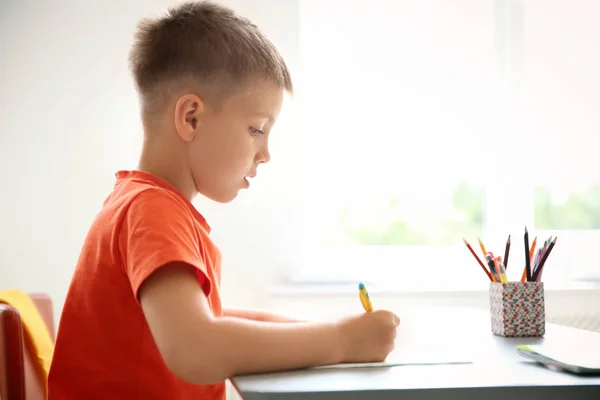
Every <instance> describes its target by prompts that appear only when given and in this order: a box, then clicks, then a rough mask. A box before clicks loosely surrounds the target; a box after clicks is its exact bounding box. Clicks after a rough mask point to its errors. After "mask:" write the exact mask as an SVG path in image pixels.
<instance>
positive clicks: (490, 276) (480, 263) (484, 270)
mask: <svg viewBox="0 0 600 400" xmlns="http://www.w3.org/2000/svg"><path fill="white" fill-rule="evenodd" d="M463 242H465V245H466V246H467V248H468V249H469V251H470V252H471V254H473V257H475V259H476V260H477V262H478V263H479V265H481V268H482V269H483V272H485V274H486V275H487V277H488V279H489V280H490V281H492V282H493V279H492V275H490V273H489V272H488V270H487V268H486V267H485V266H484V265H483V263H482V262H481V260H480V259H479V257H477V254H475V251H473V248H472V247H471V245H470V244H469V243H468V242H467V241H466V239H463Z"/></svg>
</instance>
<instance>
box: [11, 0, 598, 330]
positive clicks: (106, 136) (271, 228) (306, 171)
mask: <svg viewBox="0 0 600 400" xmlns="http://www.w3.org/2000/svg"><path fill="white" fill-rule="evenodd" d="M223 3H224V4H227V5H230V6H232V7H233V8H234V9H235V10H237V11H238V12H240V13H242V14H244V15H246V16H248V17H250V18H251V19H253V20H254V21H255V22H256V23H257V24H258V25H259V26H260V27H261V28H262V29H263V30H264V31H265V32H266V33H267V35H269V36H270V37H271V39H272V40H273V42H274V43H275V44H276V45H277V46H278V47H279V49H280V51H281V52H282V53H283V55H284V57H285V58H286V59H287V61H288V64H289V66H290V69H291V70H292V73H293V76H294V79H295V85H296V88H297V95H296V96H295V97H294V98H293V99H289V101H287V103H286V105H285V109H284V112H283V115H282V117H281V120H280V121H279V123H278V124H277V125H276V128H275V130H274V132H273V135H272V142H273V143H272V153H273V154H272V156H273V160H272V162H271V163H270V164H269V165H267V166H265V167H262V168H261V169H260V170H259V177H258V178H257V179H255V184H254V186H253V188H252V189H251V190H249V191H247V192H243V193H242V194H241V196H240V198H239V199H238V200H237V201H236V202H235V203H232V204H228V205H218V204H214V203H211V202H209V201H206V200H202V199H199V200H198V201H197V202H196V205H197V207H198V209H199V210H200V211H201V212H202V213H203V214H204V215H205V216H206V217H207V219H208V221H209V223H210V224H211V225H212V227H213V237H214V239H215V241H216V242H217V244H218V245H219V246H220V247H221V249H222V251H223V254H224V256H223V262H224V266H223V267H224V278H223V293H224V301H225V303H226V304H228V305H232V306H252V307H266V308H272V309H279V310H280V311H294V312H297V313H306V314H308V315H315V314H316V312H315V310H316V309H321V310H328V311H332V310H336V311H340V312H345V311H348V312H353V311H359V310H360V307H359V302H358V298H357V297H356V296H357V295H356V284H357V282H358V281H364V282H367V283H368V284H369V288H370V291H371V292H372V293H375V296H374V298H375V299H376V301H377V305H378V306H389V307H392V308H393V307H401V306H404V305H406V304H411V305H413V304H417V305H418V304H427V305H447V304H449V303H451V302H453V301H455V302H458V303H460V304H461V305H475V306H477V307H481V308H485V307H487V303H486V302H487V297H486V293H487V292H486V290H487V285H488V283H487V281H486V277H485V276H484V275H483V273H482V271H481V270H480V268H479V266H478V265H477V264H476V262H475V261H474V259H473V258H472V256H471V255H470V253H469V252H468V250H467V249H466V248H465V246H464V244H463V242H462V239H463V238H465V239H467V240H468V241H469V242H470V243H471V244H472V245H473V246H474V248H475V249H477V247H476V246H475V245H476V243H477V238H481V239H482V240H483V242H484V243H485V245H486V246H487V247H488V249H489V250H491V251H493V252H495V253H497V254H498V255H501V254H503V252H504V243H505V242H506V238H507V236H508V235H509V234H510V235H511V237H512V251H511V255H510V258H509V260H510V264H509V268H508V275H509V277H510V278H511V279H517V278H518V277H520V275H521V272H522V268H523V265H524V260H523V229H524V227H525V226H527V227H528V229H529V232H530V235H531V237H532V238H533V237H534V236H537V237H538V239H539V240H545V239H546V238H547V237H549V236H550V235H556V236H558V241H557V244H556V247H555V249H554V250H553V252H552V254H551V257H550V258H549V259H548V263H547V265H546V268H545V272H544V280H545V281H546V283H547V288H548V290H550V291H551V293H550V294H549V300H548V307H549V310H550V311H549V312H550V316H551V317H552V316H553V315H554V316H555V319H556V320H561V318H563V316H564V315H566V314H564V313H568V314H569V315H571V314H573V315H580V316H582V318H584V317H585V318H586V320H587V321H590V320H593V321H600V309H598V307H600V306H598V305H600V301H598V299H600V294H599V291H600V286H598V285H599V282H600V265H599V264H598V263H597V262H596V261H595V253H596V248H598V246H599V245H600V161H599V160H600V158H599V157H597V149H598V148H600V113H598V105H599V104H600V73H599V71H600V53H599V52H598V49H600V25H599V24H598V23H597V21H598V17H599V16H600V3H599V2H597V1H595V0H570V1H567V0H452V1H447V0H398V1H389V0H371V1H369V2H367V3H365V2H364V1H360V2H359V1H353V0H345V1H341V0H321V1H317V0H285V1H281V0H228V1H223ZM172 4H174V2H173V1H169V0H144V1H142V0H130V1H127V2H122V1H114V0H105V1H87V2H83V1H67V0H62V1H58V0H57V1H53V2H46V1H33V0H18V1H17V0H4V1H2V2H0V55H1V58H2V62H1V63H0V85H1V86H0V87H1V88H2V90H1V91H0V104H2V107H0V155H1V157H0V174H1V176H2V181H1V182H2V186H1V188H2V189H1V190H2V196H0V207H1V210H2V211H1V214H0V239H1V240H0V286H1V287H18V288H22V289H24V290H27V291H42V292H47V293H50V294H51V295H52V297H53V299H54V301H55V304H56V307H57V311H56V312H57V316H58V314H59V313H60V308H61V306H62V302H63V300H64V296H65V293H66V289H67V287H68V284H69V280H70V277H71V274H72V272H73V268H74V266H75V264H76V261H77V257H78V255H79V250H80V248H81V245H82V243H83V240H84V237H85V235H86V233H87V230H88V228H89V225H90V223H91V221H92V219H93V218H94V216H95V214H96V213H97V211H98V210H99V209H100V207H101V205H102V202H103V200H104V198H105V197H106V195H108V193H109V192H110V190H111V188H112V185H113V182H114V173H115V172H116V171H117V170H119V169H127V168H135V167H136V165H137V160H138V154H139V150H140V144H141V126H140V123H139V119H138V105H137V99H136V96H135V93H134V90H133V84H132V81H131V78H130V76H129V72H128V69H127V52H128V51H129V46H130V44H131V40H132V35H133V31H134V29H135V24H136V22H137V21H138V20H139V19H140V18H142V17H144V16H148V15H153V14H158V13H161V12H163V11H164V10H165V9H166V8H167V7H169V6H171V5H172ZM552 290H555V292H552ZM378 293H379V294H378ZM469 293H472V297H469V296H470V295H468V294H469ZM553 293H554V294H553ZM336 296H337V297H336ZM378 296H381V297H378ZM553 296H554V297H553ZM560 296H563V297H560ZM586 296H587V297H586ZM589 296H592V297H589ZM594 296H595V297H594ZM567 300H568V301H567ZM311 301H312V303H311ZM561 307H562V308H561ZM594 307H596V308H594ZM561 310H563V311H564V310H566V311H564V312H563V311H561ZM553 313H554V314H553Z"/></svg>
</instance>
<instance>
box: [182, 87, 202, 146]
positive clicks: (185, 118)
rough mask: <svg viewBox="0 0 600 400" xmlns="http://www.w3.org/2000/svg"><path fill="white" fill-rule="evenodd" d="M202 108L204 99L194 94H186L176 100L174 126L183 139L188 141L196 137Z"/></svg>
mask: <svg viewBox="0 0 600 400" xmlns="http://www.w3.org/2000/svg"><path fill="white" fill-rule="evenodd" d="M204 109H205V107H204V101H202V99H201V98H200V97H198V96H196V95H193V94H186V95H184V96H182V97H180V98H179V100H177V104H175V128H176V129H177V133H178V134H179V136H180V137H181V139H182V140H183V141H185V142H189V141H191V140H193V139H194V138H195V137H196V133H197V132H198V128H199V126H200V120H201V116H202V113H203V112H204Z"/></svg>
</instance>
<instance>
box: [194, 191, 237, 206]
mask: <svg viewBox="0 0 600 400" xmlns="http://www.w3.org/2000/svg"><path fill="white" fill-rule="evenodd" d="M201 194H203V195H204V197H206V198H209V199H211V200H212V201H215V202H217V203H222V204H227V203H231V202H232V201H233V200H235V199H236V197H237V196H238V192H237V191H236V192H233V193H210V194H209V193H206V194H204V193H201Z"/></svg>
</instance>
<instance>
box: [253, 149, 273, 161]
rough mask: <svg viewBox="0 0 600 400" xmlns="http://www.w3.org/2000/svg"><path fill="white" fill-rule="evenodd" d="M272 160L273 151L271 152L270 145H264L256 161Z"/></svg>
mask: <svg viewBox="0 0 600 400" xmlns="http://www.w3.org/2000/svg"><path fill="white" fill-rule="evenodd" d="M270 160H271V153H270V152H269V147H268V146H266V145H265V146H264V147H263V148H262V149H261V150H260V151H259V152H258V153H257V154H256V158H255V159H254V161H255V162H256V164H263V163H268V162H269V161H270Z"/></svg>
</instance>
